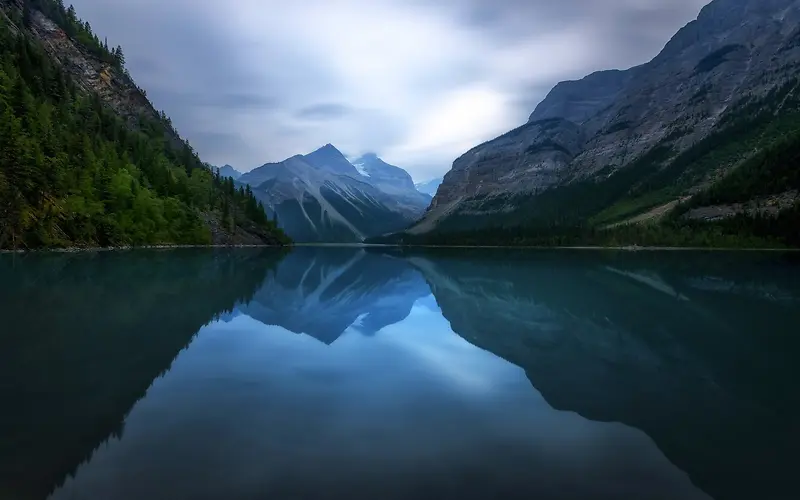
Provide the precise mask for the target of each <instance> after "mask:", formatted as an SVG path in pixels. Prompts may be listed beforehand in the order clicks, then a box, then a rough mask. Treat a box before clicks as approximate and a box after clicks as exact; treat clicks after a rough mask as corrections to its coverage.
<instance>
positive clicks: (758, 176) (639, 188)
mask: <svg viewBox="0 0 800 500" xmlns="http://www.w3.org/2000/svg"><path fill="white" fill-rule="evenodd" d="M799 66H800V2H797V1H796V0H714V1H713V2H711V3H710V4H708V5H707V6H706V7H704V8H703V9H702V11H701V12H700V14H699V16H698V17H697V19H696V20H694V21H692V22H690V23H689V24H687V25H686V26H685V27H684V28H682V29H681V30H680V31H678V33H677V34H676V35H675V36H674V37H673V38H672V39H671V40H670V41H669V42H668V43H667V44H666V46H665V47H664V49H663V50H662V51H661V52H660V53H659V54H658V55H657V56H656V57H655V58H653V59H652V60H651V61H649V62H647V63H645V64H642V65H640V66H636V67H633V68H630V69H627V70H609V71H600V72H596V73H592V74H590V75H588V76H586V77H585V78H582V79H580V80H577V81H565V82H561V83H559V84H558V85H556V86H555V87H554V88H553V89H552V90H551V91H550V93H549V94H548V95H547V96H546V98H545V99H544V100H543V101H542V102H541V103H540V104H539V105H538V106H537V107H536V109H535V110H534V111H533V112H532V114H531V115H530V118H529V120H528V122H527V123H525V124H523V125H521V126H520V127H518V128H516V129H514V130H512V131H510V132H508V133H505V134H503V135H501V136H500V137H497V138H495V139H493V140H490V141H488V142H486V143H484V144H481V145H478V146H476V147H474V148H473V149H471V150H469V151H468V152H466V153H464V154H463V155H462V156H461V157H459V158H458V159H456V160H455V161H454V162H453V166H452V169H451V170H450V171H449V172H448V173H447V174H446V175H445V176H444V179H443V181H442V184H441V186H440V187H439V188H438V190H437V191H436V193H435V196H434V198H433V201H432V203H431V205H430V207H429V209H428V210H427V211H426V213H425V216H424V217H423V218H422V219H421V220H420V221H418V222H417V223H416V224H415V225H414V226H413V227H411V228H410V229H409V230H408V231H407V232H404V233H403V234H401V235H399V236H400V237H401V238H402V239H404V240H405V241H417V242H424V241H427V242H434V241H435V242H437V243H446V242H451V243H452V242H456V241H457V240H459V238H460V237H461V236H463V237H464V239H465V240H468V241H469V242H473V243H475V242H477V243H485V242H486V240H487V239H491V238H494V239H495V241H497V240H502V239H505V240H506V241H508V242H511V241H522V240H523V239H524V240H526V241H530V240H528V239H527V238H533V239H535V238H537V237H540V236H541V235H543V234H548V235H551V234H552V235H555V236H554V237H553V239H551V240H550V241H551V242H558V241H562V242H563V236H564V235H566V234H573V233H574V234H579V233H580V236H576V237H577V238H580V237H585V236H586V235H589V234H593V235H594V234H595V233H600V232H605V233H604V234H605V235H606V236H608V235H612V234H619V233H620V232H622V231H627V233H626V234H625V235H622V238H623V239H624V238H629V239H630V238H634V237H641V238H644V237H646V236H648V235H647V234H645V233H646V231H648V230H653V231H655V230H656V229H653V228H655V227H656V226H658V229H657V230H659V231H661V232H662V234H661V235H660V236H658V237H664V234H666V233H667V232H670V234H671V235H673V236H681V237H683V238H684V240H682V241H684V242H686V241H688V240H686V238H688V237H689V236H687V235H692V234H695V235H696V234H700V233H702V232H703V231H705V229H706V228H709V227H713V228H714V229H713V230H710V231H706V233H707V234H709V235H711V236H714V235H717V236H719V235H722V236H735V235H736V234H741V233H747V234H749V235H755V236H764V237H765V238H774V239H775V241H782V242H788V243H791V242H792V241H794V240H792V241H789V240H791V238H792V237H791V234H790V233H791V232H790V231H788V230H787V228H791V227H792V226H793V225H794V224H795V222H796V220H800V205H798V199H800V197H798V190H800V169H798V168H797V166H796V165H797V162H798V160H799V159H800V136H798V125H800V118H799V117H800V113H799V112H798V111H800V85H798V83H799V82H800V81H799V80H798V77H797V71H798V67H799ZM776 158H777V159H778V160H776ZM753 215H762V216H763V215H769V216H772V218H771V219H770V222H764V220H763V218H761V219H759V218H758V217H752V216H753ZM643 222H648V223H649V222H657V224H655V225H653V224H642V223H643ZM500 226H504V227H506V228H509V227H519V228H522V229H520V230H515V231H514V232H513V233H514V234H508V233H509V231H506V233H504V234H501V233H500V232H499V231H497V230H494V229H493V228H499V227H500ZM493 230H494V232H492V231H493ZM612 230H613V231H612ZM481 231H483V233H482V234H479V233H480V232H481ZM615 231H616V232H615ZM445 233H446V234H449V235H450V236H445ZM712 233H713V234H712ZM468 234H472V235H475V236H474V238H472V239H470V238H471V237H468V236H466V235H468ZM521 234H522V235H523V236H520V235H521ZM456 235H458V236H456ZM787 235H788V236H787ZM559 238H560V240H559ZM608 238H610V236H608ZM608 238H607V239H608ZM786 238H789V240H787V239H786ZM634 239H635V238H634ZM696 239H697V238H696ZM794 239H795V240H796V239H797V235H795V237H794ZM698 241H699V240H698ZM720 241H722V240H720ZM765 241H766V240H765ZM699 243H706V244H707V243H708V242H707V241H705V240H703V241H699ZM795 243H798V244H800V240H799V241H796V242H795Z"/></svg>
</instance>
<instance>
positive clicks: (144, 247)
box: [0, 243, 800, 254]
mask: <svg viewBox="0 0 800 500" xmlns="http://www.w3.org/2000/svg"><path fill="white" fill-rule="evenodd" d="M292 247H318V248H331V247H332V248H400V249H403V248H408V249H414V248H436V249H464V250H466V249H495V250H589V251H591V250H595V251H599V250H613V251H623V252H640V251H641V252H800V248H767V247H765V248H759V247H754V248H747V247H744V248H736V247H662V246H645V247H639V246H581V245H575V246H541V245H530V246H527V245H396V244H384V243H294V244H291V245H268V244H259V245H253V244H249V245H244V244H243V245H142V246H120V247H63V248H37V249H33V250H26V249H17V250H8V249H0V254H30V253H82V252H116V251H123V252H124V251H131V250H174V249H182V248H208V249H211V248H217V249H219V248H228V249H239V248H292Z"/></svg>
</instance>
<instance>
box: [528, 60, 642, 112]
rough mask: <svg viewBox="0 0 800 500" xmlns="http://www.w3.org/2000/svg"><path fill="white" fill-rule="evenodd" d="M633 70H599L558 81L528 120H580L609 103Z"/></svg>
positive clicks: (626, 82)
mask: <svg viewBox="0 0 800 500" xmlns="http://www.w3.org/2000/svg"><path fill="white" fill-rule="evenodd" d="M634 72H635V71H634V70H627V71H620V70H609V71H598V72H596V73H592V74H591V75H589V76H587V77H586V78H583V79H581V80H574V81H568V82H561V83H559V84H558V85H556V86H555V87H553V90H551V91H550V93H549V94H547V97H545V98H544V100H543V101H542V102H541V103H539V105H538V106H536V109H535V110H534V112H533V113H532V114H531V117H530V119H529V120H528V121H531V122H535V121H539V120H545V119H547V118H563V119H565V120H569V121H571V122H575V123H579V124H580V123H583V122H585V121H586V120H587V119H589V118H591V117H592V116H594V115H596V114H597V113H598V112H600V111H602V110H603V109H605V108H606V107H608V106H610V105H611V104H612V103H613V102H614V100H615V99H616V98H617V96H618V95H619V93H620V92H621V91H622V89H624V88H625V86H626V85H627V84H628V83H629V82H630V79H631V77H632V75H633V74H634Z"/></svg>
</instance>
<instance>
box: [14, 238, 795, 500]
mask: <svg viewBox="0 0 800 500" xmlns="http://www.w3.org/2000/svg"><path fill="white" fill-rule="evenodd" d="M0 284H2V285H1V286H0V312H1V313H2V317H3V326H2V329H1V331H2V334H0V384H1V385H0V387H1V391H2V392H1V394H2V401H3V409H2V411H0V498H3V499H5V498H9V499H28V498H30V499H38V498H50V499H53V500H61V499H124V500H127V499H142V498H147V499H182V498H187V499H188V498H191V499H212V498H229V499H239V498H242V499H251V498H252V499H255V498H270V499H312V498H313V499H318V498H319V499H328V498H330V499H340V498H349V499H362V498H363V499H376V500H379V499H411V498H414V499H416V498H420V499H428V498H430V499H460V500H461V499H467V500H468V499H473V498H474V499H485V498H504V499H517V498H519V499H531V498H540V499H541V498H558V499H561V498H564V499H573V498H574V499H594V498H598V499H618V498H621V499H628V498H631V499H633V498H637V499H707V498H716V499H734V498H743V499H744V498H747V499H752V498H758V499H760V500H765V499H782V498H796V497H795V494H796V484H797V483H796V475H797V473H796V470H795V467H794V465H795V464H796V460H797V455H798V452H799V451H800V424H799V423H798V422H799V421H800V420H798V418H797V416H798V410H800V391H798V389H797V382H798V381H800V337H798V334H800V259H798V257H797V256H796V255H794V254H782V253H757V252H742V253H738V252H679V251H673V252H655V251H652V252H651V251H640V252H614V251H585V250H584V251H581V250H527V251H522V250H516V251H512V250H497V249H494V250H489V249H485V250H478V249H474V250H467V249H459V250H455V249H451V250H447V249H430V250H426V251H422V250H414V251H409V250H405V251H402V250H400V249H391V248H385V249H376V248H366V249H364V248H354V247H350V248H345V247H342V248H336V247H326V248H313V247H300V248H296V249H294V250H291V251H278V250H270V249H238V250H211V249H208V250H204V249H179V250H139V251H128V252H99V253H78V254H36V255H27V256H20V255H0Z"/></svg>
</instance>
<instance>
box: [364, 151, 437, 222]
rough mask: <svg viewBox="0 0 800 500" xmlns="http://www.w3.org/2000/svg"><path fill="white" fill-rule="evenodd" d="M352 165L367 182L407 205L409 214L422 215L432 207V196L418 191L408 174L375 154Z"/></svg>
mask: <svg viewBox="0 0 800 500" xmlns="http://www.w3.org/2000/svg"><path fill="white" fill-rule="evenodd" d="M352 163H353V166H355V167H356V169H357V170H358V173H360V174H361V176H362V177H364V178H365V180H366V181H367V182H369V183H370V184H372V185H373V186H375V187H376V188H378V189H380V190H381V191H383V192H384V193H386V194H388V195H390V196H392V197H393V198H395V199H396V200H397V201H398V202H400V203H401V204H403V205H405V206H406V207H407V210H408V211H409V213H414V212H418V213H421V212H422V211H423V210H425V209H426V208H428V205H430V203H431V196H430V195H427V194H425V193H422V192H421V191H418V190H417V188H416V186H415V185H414V180H413V179H412V178H411V175H409V173H408V172H406V171H405V170H403V169H402V168H400V167H396V166H394V165H390V164H388V163H386V162H385V161H383V160H382V159H380V158H379V157H378V156H377V155H376V154H375V153H368V154H365V155H363V156H361V157H359V158H357V159H355V160H353V162H352Z"/></svg>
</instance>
